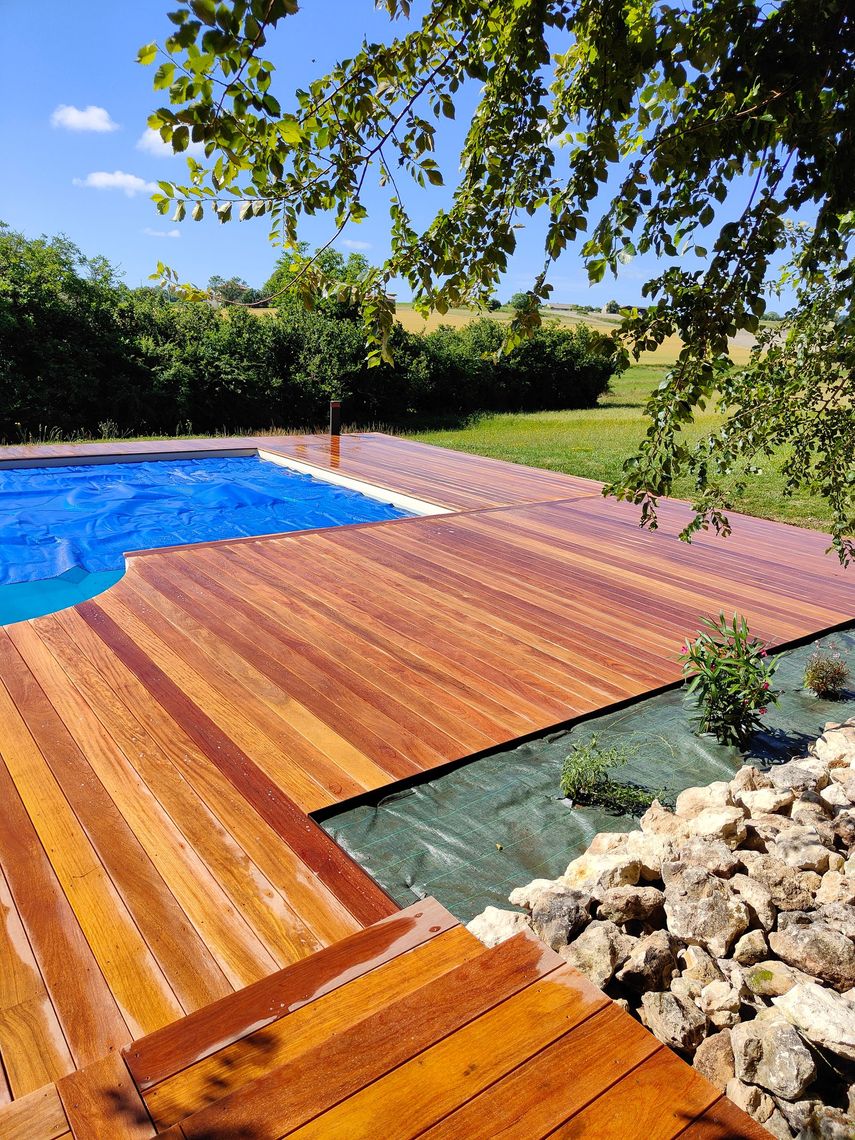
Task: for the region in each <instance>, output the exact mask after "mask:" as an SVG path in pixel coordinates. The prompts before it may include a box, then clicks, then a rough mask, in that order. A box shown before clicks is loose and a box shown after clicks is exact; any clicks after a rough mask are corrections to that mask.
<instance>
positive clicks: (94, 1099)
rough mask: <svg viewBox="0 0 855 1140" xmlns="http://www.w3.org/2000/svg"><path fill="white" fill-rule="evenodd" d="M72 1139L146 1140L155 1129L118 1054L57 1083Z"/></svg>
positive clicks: (113, 1054)
mask: <svg viewBox="0 0 855 1140" xmlns="http://www.w3.org/2000/svg"><path fill="white" fill-rule="evenodd" d="M57 1091H58V1092H59V1095H60V1097H61V1099H62V1105H63V1108H64V1109H65V1113H66V1116H67V1117H68V1122H69V1124H70V1125H71V1131H72V1134H73V1135H74V1138H75V1140H107V1138H108V1137H109V1140H147V1138H148V1137H151V1136H154V1135H156V1129H155V1127H154V1125H153V1124H152V1121H151V1118H150V1117H149V1114H148V1112H147V1111H146V1107H145V1104H144V1103H143V1100H142V1097H141V1096H140V1094H139V1092H138V1091H137V1088H136V1086H135V1085H134V1082H133V1080H132V1079H131V1075H130V1073H129V1072H128V1070H127V1068H126V1067H125V1064H124V1062H123V1061H122V1058H121V1057H120V1056H119V1054H118V1053H111V1054H110V1056H109V1057H104V1058H102V1060H100V1061H96V1062H95V1064H93V1065H88V1066H87V1067H86V1068H85V1069H80V1070H79V1071H78V1072H76V1073H71V1074H70V1075H69V1076H67V1077H63V1078H62V1080H61V1081H58V1082H57Z"/></svg>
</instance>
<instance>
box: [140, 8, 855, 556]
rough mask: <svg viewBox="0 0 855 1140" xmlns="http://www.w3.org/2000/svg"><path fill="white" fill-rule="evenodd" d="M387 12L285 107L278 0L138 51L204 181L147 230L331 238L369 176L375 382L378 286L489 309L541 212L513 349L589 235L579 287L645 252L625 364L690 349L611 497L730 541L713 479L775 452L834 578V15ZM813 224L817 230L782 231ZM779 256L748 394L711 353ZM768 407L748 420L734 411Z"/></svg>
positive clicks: (849, 132) (854, 200)
mask: <svg viewBox="0 0 855 1140" xmlns="http://www.w3.org/2000/svg"><path fill="white" fill-rule="evenodd" d="M378 4H379V6H381V7H383V8H385V9H386V10H387V12H388V14H389V17H390V19H391V20H393V21H397V24H396V25H395V29H396V30H397V32H398V34H396V35H392V36H391V38H390V39H389V41H388V42H385V43H362V44H361V45H358V46H357V45H354V47H355V50H354V51H353V53H352V55H351V57H350V58H349V59H347V60H345V61H344V62H342V63H341V64H339V65H338V66H337V67H335V68H334V69H333V70H332V71H331V72H330V74H328V75H326V76H323V77H319V78H318V79H317V80H316V81H314V82H313V83H311V84H310V85H309V88H308V90H300V91H296V92H289V91H279V92H278V94H277V95H274V93H273V90H272V85H273V74H274V73H273V68H272V66H271V64H270V63H269V61H267V60H266V59H265V58H264V55H263V52H264V49H265V45H266V43H267V41H268V37H269V36H270V35H271V34H272V33H273V31H274V30H275V29H277V28H278V27H279V26H280V25H285V29H284V30H285V33H286V34H287V24H288V20H289V18H290V17H292V16H293V15H294V14H295V12H296V11H297V7H298V5H297V2H296V0H223V2H221V3H216V2H215V0H189V2H188V3H185V4H181V5H180V6H179V7H178V8H177V9H176V10H175V11H173V12H171V13H170V14H169V18H170V20H171V21H172V23H173V25H174V28H173V31H172V34H171V35H170V36H169V38H168V39H166V40H165V43H164V45H163V47H162V48H158V46H157V45H156V44H149V45H147V46H146V47H144V48H143V49H141V52H140V59H141V61H142V62H146V63H154V62H155V61H158V60H159V66H158V68H157V72H156V76H155V86H156V87H157V88H159V89H163V90H167V91H168V93H169V102H170V106H168V107H163V108H161V109H160V110H159V111H158V112H156V114H155V115H154V116H153V117H152V119H151V124H152V126H154V127H155V128H156V129H158V130H159V131H160V133H161V135H162V137H163V138H164V139H165V140H166V141H171V143H172V146H173V148H174V149H175V150H176V151H182V150H185V149H186V148H187V146H188V144H189V142H190V140H191V139H192V140H193V141H197V142H201V143H203V144H204V145H205V151H206V154H207V156H208V160H207V162H206V163H200V162H197V161H196V160H194V159H189V160H188V162H189V165H190V176H189V179H188V184H187V185H185V186H171V185H167V184H163V193H162V194H161V195H160V196H159V208H160V209H161V210H162V211H163V212H164V213H165V212H168V211H169V210H170V209H172V208H173V207H174V210H175V216H176V218H177V219H181V218H183V217H184V216H185V213H186V212H187V211H189V212H190V213H191V216H192V217H194V218H200V217H202V215H203V213H204V211H205V209H206V208H210V209H212V210H213V211H214V212H215V213H216V215H217V216H218V217H219V218H220V220H222V221H228V220H229V219H231V218H232V217H240V218H241V219H242V220H245V219H248V218H253V217H262V216H263V217H266V218H267V219H268V220H269V222H270V223H271V225H272V227H273V228H274V230H275V231H276V232H277V233H279V234H281V236H282V239H283V240H284V242H285V243H286V245H287V246H289V247H290V248H292V249H296V248H297V246H298V241H299V236H298V231H299V221H300V218H301V216H302V215H312V214H324V215H329V216H330V217H331V219H332V227H333V231H334V234H333V236H334V235H335V234H336V233H338V232H340V231H341V230H342V229H343V228H344V227H345V226H346V225H347V224H349V223H351V222H359V221H361V220H362V219H363V218H364V217H365V216H366V212H367V209H366V205H365V194H364V191H365V187H366V184H367V179H368V178H370V177H376V178H377V179H379V181H380V182H381V184H383V185H384V186H385V187H386V189H387V192H388V203H389V215H390V227H389V228H390V245H391V254H390V257H389V258H388V260H387V261H386V262H385V264H384V265H383V266H381V267H379V268H377V269H370V270H367V271H366V273H365V275H364V276H363V278H362V279H361V281H360V283H359V293H360V296H361V298H362V303H363V310H364V314H365V319H366V325H367V328H368V330H369V332H370V334H371V337H372V349H371V351H372V353H373V358H374V359H375V360H379V359H381V358H382V357H383V356H385V355H387V354H388V343H387V338H388V332H389V329H390V327H391V322H392V306H391V303H390V302H389V301H388V299H387V297H386V291H385V286H386V284H387V283H388V282H389V281H390V280H391V279H392V278H394V277H397V278H403V279H404V280H405V281H406V282H407V283H408V285H409V287H410V289H411V290H412V293H413V297H414V299H415V304H416V307H417V308H419V309H421V310H423V311H427V310H431V309H433V310H437V311H439V312H444V311H445V310H446V309H447V308H448V307H450V306H452V305H460V304H471V303H475V304H484V303H486V301H487V300H488V299H489V297H491V296H492V295H493V294H494V293H495V292H496V289H497V286H498V284H499V280H500V278H501V275H502V273H503V272H504V270H505V269H506V267H507V264H508V258H509V257H510V255H511V254H512V253H513V252H514V250H515V248H516V245H517V240H518V229H517V226H518V221H519V219H520V218H525V217H527V216H531V215H535V214H543V215H544V217H545V220H546V226H545V229H546V236H545V245H544V261H543V268H542V271H541V272H540V273H539V274H537V276H536V277H535V279H534V280H533V281H532V283H531V286H530V290H529V292H530V295H531V298H532V303H531V304H530V305H528V306H526V307H524V308H521V309H518V310H517V313H516V317H515V319H514V321H513V322H512V323H511V325H510V331H509V341H510V343H514V342H516V341H518V340H519V339H520V338H521V337H523V336H524V335H526V333H527V332H530V331H531V330H532V329H533V328H535V327H536V326H537V325H538V323H539V321H540V304H539V302H541V301H543V300H546V299H547V298H548V297H549V294H550V283H549V276H550V272H551V270H552V266H553V264H554V262H555V260H556V259H557V258H558V257H559V256H560V255H561V253H562V251H564V250H565V249H566V247H567V246H568V245H570V244H571V243H574V242H576V241H577V239H580V236H581V235H583V234H586V235H588V236H587V237H586V238H585V240H584V244H583V245H582V250H581V253H582V257H583V258H584V260H585V263H586V265H587V270H588V274H589V276H590V278H591V280H592V281H598V280H600V279H602V277H603V276H604V274H605V273H606V272H607V271H609V270H612V271H615V272H616V271H617V269H618V267H619V265H620V263H621V262H622V261H623V260H626V259H628V258H631V257H632V256H634V255H635V254H636V253H648V252H651V253H654V254H656V255H658V256H659V257H660V258H662V259H663V267H662V271H661V272H659V273H658V274H657V275H656V276H655V277H653V278H652V279H651V280H650V281H648V282H647V283H646V285H645V288H644V293H645V298H646V300H647V301H649V304H648V305H647V306H646V308H645V310H644V311H643V312H635V313H631V314H630V315H629V316H628V317H626V319H625V320H624V322H623V324H622V327H621V330H620V333H619V335H620V336H621V337H622V339H623V341H624V343H625V344H626V345H627V347H628V349H629V351H630V352H634V353H636V354H637V353H640V352H641V351H643V350H645V349H648V348H653V347H656V346H657V345H659V344H661V343H662V341H663V340H664V339H665V338H666V337H667V336H669V335H671V334H674V333H676V334H678V335H679V336H680V337H681V338H682V341H683V343H684V346H685V347H684V348H683V350H682V352H681V353H680V357H679V360H678V363H677V365H676V367H675V368H673V369H672V370H671V372H670V373H669V375H668V377H667V380H666V382H665V383H664V384H663V385H662V386H661V387H660V388H659V389H658V390H657V392H656V393H655V394H654V395H653V397H652V398H651V401H650V405H649V408H648V411H649V415H650V426H649V430H648V433H647V436H646V438H645V440H644V442H643V444H642V446H641V448H640V451H639V454H638V455H637V456H635V457H634V458H633V459H631V460H630V461H629V462H628V464H627V467H626V469H625V471H624V474H623V477H622V479H621V480H620V482H619V483H618V484H617V485H616V486H614V487H613V488H611V490H612V491H613V492H615V493H616V494H618V495H621V496H624V497H627V498H631V499H632V500H634V501H636V502H639V503H640V504H642V518H643V521H645V522H646V523H648V524H649V525H652V526H655V524H656V500H657V497H658V496H660V495H662V494H667V493H668V492H669V491H670V490H671V489H672V486H673V481H674V479H675V478H676V477H677V476H679V475H681V474H685V473H689V474H690V475H691V476H692V477H693V479H694V485H695V505H696V508H697V517H696V519H695V520H694V522H693V523H692V525H691V526H690V527H689V528H687V531H686V537H689V536H690V534H691V533H692V531H693V530H694V529H696V528H697V527H699V526H702V525H709V524H712V525H713V526H715V527H716V528H717V529H719V530H725V531H726V530H727V526H728V524H727V518H726V515H725V513H724V512H725V511H726V509H727V506H728V497H727V493H726V491H725V489H724V487H725V483H726V481H728V480H730V479H731V478H732V476H733V473H734V471H743V472H745V473H746V475H747V477H750V473H751V470H752V467H753V465H755V464H756V463H758V462H760V461H761V460H762V459H763V457H764V456H766V455H768V454H770V453H772V452H774V451H777V450H779V449H781V448H784V449H787V451H788V453H789V456H790V459H789V462H788V468H787V470H788V478H789V485H790V487H791V489H793V490H795V489H806V490H814V491H818V492H819V493H821V494H823V495H825V496H827V497H828V499H829V500H830V501H831V503H832V504H833V506H834V511H835V524H834V541H835V544H836V546H837V549H838V552H839V554H840V556H841V558H843V559H844V560H846V559H848V558H851V557H852V555H853V552H855V551H854V550H853V540H852V532H853V529H855V470H853V469H855V463H853V454H855V407H853V402H855V400H854V399H853V362H855V337H853V332H855V327H853V326H855V312H853V300H854V299H855V278H854V277H853V274H852V272H851V261H850V241H851V238H852V234H853V225H855V221H853V207H854V206H855V180H853V178H852V176H851V172H852V169H853V166H855V135H853V127H855V113H854V112H853V105H852V104H853V95H854V94H855V10H853V8H852V4H851V2H850V0H778V2H777V3H774V4H769V3H765V2H752V0H689V2H687V3H685V4H681V5H675V4H673V3H665V2H662V0H614V2H612V0H429V2H428V3H427V5H426V11H425V13H424V15H423V17H422V18H421V19H418V20H414V19H412V17H411V12H410V3H409V0H378ZM473 88H476V89H477V91H476V92H475V93H474V95H473V94H472V93H471V91H472V89H473ZM280 100H282V101H283V102H280ZM461 101H465V102H464V103H463V106H464V108H465V112H466V118H467V120H468V124H469V125H468V127H467V129H466V131H465V136H464V140H463V143H462V152H461V154H460V156H459V162H458V161H455V163H454V164H453V167H452V164H448V166H449V170H452V169H453V177H454V179H455V183H454V185H453V186H452V187H450V188H449V190H448V191H447V196H446V204H445V205H444V206H443V207H442V208H440V209H438V210H437V212H436V215H435V217H434V218H433V220H432V221H431V222H430V224H429V225H428V226H427V227H426V228H423V229H421V230H419V229H418V228H417V227H416V225H415V224H414V221H413V219H412V217H411V216H410V213H409V212H408V210H407V207H406V204H405V196H404V194H403V193H402V189H403V186H404V183H405V180H407V179H411V180H414V181H415V182H416V183H418V184H419V185H421V186H425V185H434V186H441V185H443V183H444V179H445V177H446V176H447V175H448V171H444V170H443V169H441V167H440V165H439V163H438V161H437V158H436V144H437V138H438V135H439V132H440V131H441V130H442V129H443V124H444V122H445V121H446V120H450V119H453V118H454V117H455V113H456V109H457V108H458V107H459V106H461ZM473 101H474V110H473V108H472V103H473ZM746 179H747V180H748V185H749V189H748V190H747V192H745V193H744V195H743V196H742V200H741V201H738V200H737V199H738V196H739V195H740V194H741V193H742V187H743V185H745V183H746ZM603 201H605V205H603ZM805 213H806V214H807V215H808V220H809V221H810V229H809V231H806V232H805V231H802V230H794V229H793V221H794V220H798V219H799V218H800V217H803V216H804V215H805ZM788 248H789V249H790V252H791V254H792V260H791V266H790V269H789V271H788V272H789V273H790V278H791V281H792V283H793V284H794V287H795V289H796V293H797V298H798V300H797V303H796V305H795V307H794V309H793V312H792V313H791V314H790V315H789V318H788V320H787V321H785V323H784V326H783V327H782V328H780V329H779V330H778V331H777V334H776V336H775V337H774V338H773V339H772V340H771V341H768V343H764V344H763V345H762V347H761V349H759V350H758V353H757V355H756V357H755V359H754V360H753V362H752V365H751V367H750V369H749V371H748V373H747V375H749V376H750V377H751V385H752V386H751V388H750V390H748V389H746V387H745V384H744V382H740V381H737V380H734V379H733V373H732V371H731V366H732V362H731V360H730V358H729V355H728V345H729V339H730V338H732V337H733V335H734V334H736V333H737V332H739V331H742V330H744V331H747V332H749V333H756V332H758V330H759V329H760V322H761V318H762V316H763V312H764V307H765V294H766V282H767V279H768V277H769V273H770V269H771V268H772V266H773V265H774V264H775V263H776V259H778V258H779V257H780V255H781V252H782V251H783V250H785V249H788ZM686 255H690V256H691V261H690V262H689V263H688V264H687V263H686ZM695 265H697V266H698V268H694V266H695ZM289 287H290V288H292V289H296V290H297V291H300V290H302V291H303V292H304V293H305V294H306V295H307V296H308V295H309V294H311V293H312V292H314V291H315V290H316V289H317V288H329V282H328V281H326V280H325V278H324V275H323V274H322V273H321V272H320V271H319V270H318V266H317V263H314V262H312V261H311V260H308V261H307V262H306V263H305V264H304V266H303V267H302V270H301V272H300V273H298V274H296V275H295V276H294V277H293V279H292V281H291V282H290V285H289ZM817 330H821V335H816V334H817ZM763 339H764V340H768V338H763ZM758 386H759V388H758ZM758 390H762V391H763V392H764V397H763V399H762V400H758V399H753V398H750V397H751V393H754V392H756V391H758ZM709 400H720V401H721V411H722V415H723V421H722V426H721V427H720V429H718V430H717V431H714V432H713V433H712V434H711V435H709V436H708V437H707V438H705V439H703V440H702V441H701V442H700V443H699V444H697V445H689V444H687V443H686V442H685V431H684V429H685V428H686V427H687V426H688V425H690V424H691V422H692V420H693V416H694V413H695V411H696V409H698V408H699V407H703V406H704V405H705V403H706V402H707V401H709Z"/></svg>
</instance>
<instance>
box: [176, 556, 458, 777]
mask: <svg viewBox="0 0 855 1140" xmlns="http://www.w3.org/2000/svg"><path fill="white" fill-rule="evenodd" d="M175 557H176V558H181V559H183V555H176V556H175ZM203 559H204V554H203V555H200V557H199V559H198V561H200V562H201V561H203ZM196 561H197V560H196V559H193V560H192V561H191V562H190V563H189V564H185V565H183V566H182V570H183V575H182V576H183V577H184V578H185V579H187V589H186V591H185V592H184V593H183V594H182V595H181V598H180V603H181V605H182V606H183V607H185V608H187V609H188V610H189V611H190V612H191V613H192V614H194V615H195V616H196V617H197V618H201V620H202V621H205V620H207V621H208V622H210V620H211V615H212V614H213V613H216V614H217V615H218V618H219V622H218V632H219V636H220V637H221V638H222V639H223V640H225V641H227V642H228V643H229V644H230V645H231V646H232V647H233V648H235V649H237V650H238V652H240V653H241V654H242V656H243V657H244V658H245V659H246V660H251V661H252V662H253V664H254V666H255V668H256V669H257V670H258V671H259V672H261V673H262V674H263V675H264V676H266V677H267V678H268V679H269V680H271V681H273V682H274V683H276V684H278V685H279V686H280V687H281V688H282V689H283V690H284V691H286V692H288V693H290V694H292V695H293V696H294V697H296V698H297V700H298V701H300V703H301V704H304V705H307V706H308V707H309V708H314V709H315V710H323V719H325V720H326V722H327V723H328V724H330V725H334V726H335V727H336V730H337V731H338V732H339V733H340V734H341V735H343V736H344V737H345V739H349V740H350V741H351V742H352V743H353V744H355V745H356V746H357V747H359V748H360V749H361V750H362V751H363V752H365V753H366V755H369V756H375V757H376V758H377V760H378V762H380V763H382V765H383V767H384V768H385V769H386V772H387V774H391V775H393V776H396V777H403V776H407V775H413V774H414V773H415V772H416V771H418V769H419V764H418V760H419V758H422V759H424V758H427V757H429V756H433V755H435V753H436V750H437V748H440V749H441V748H445V749H448V748H449V747H453V746H454V742H453V741H451V740H450V739H449V738H448V737H447V736H445V735H444V734H441V733H440V732H439V731H438V730H431V728H430V726H429V725H428V724H427V722H425V721H423V720H419V719H418V718H416V717H413V716H410V717H409V718H407V721H406V722H405V723H403V724H402V723H401V721H400V720H398V721H397V722H396V719H395V711H394V706H395V698H394V696H392V695H390V694H387V693H386V692H384V691H383V689H382V687H381V686H378V685H373V684H372V683H371V681H370V680H369V679H368V678H367V677H364V676H361V675H360V673H359V670H358V669H357V670H356V672H353V671H349V670H343V669H342V668H341V666H340V665H338V664H337V663H336V662H335V661H333V660H331V659H329V658H326V659H325V660H324V662H323V665H322V666H321V665H319V664H318V661H317V655H316V653H315V647H314V645H313V643H312V642H311V641H306V640H305V639H301V638H299V637H297V636H296V635H295V633H294V632H293V630H292V629H291V628H289V627H288V626H285V625H283V624H282V623H276V622H275V621H273V620H272V619H271V618H270V617H269V615H267V614H266V613H265V609H264V606H263V603H260V604H259V605H253V604H252V603H251V602H250V601H247V600H246V599H245V598H244V596H243V595H242V593H241V592H240V591H239V590H234V589H231V588H230V587H229V586H226V585H224V584H222V583H220V582H217V581H215V580H214V579H212V578H210V577H206V576H205V575H204V574H203V573H202V572H201V570H200V569H198V568H197V567H196V565H195V562H196ZM260 589H261V593H262V595H263V594H264V587H263V584H262V586H261V588H260ZM267 645H275V646H277V649H278V651H279V652H278V654H277V656H276V657H274V656H273V655H272V654H271V653H269V652H268V651H267V650H266V648H265V647H266V646H267ZM342 656H344V654H342ZM411 726H412V727H411ZM390 737H391V740H390ZM392 741H397V743H392ZM458 748H459V745H458ZM351 794H353V793H351Z"/></svg>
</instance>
